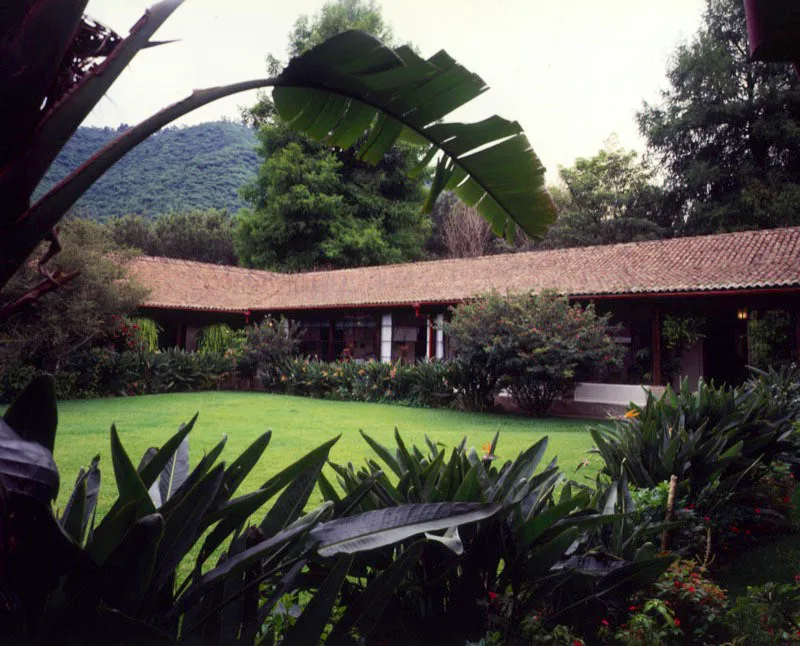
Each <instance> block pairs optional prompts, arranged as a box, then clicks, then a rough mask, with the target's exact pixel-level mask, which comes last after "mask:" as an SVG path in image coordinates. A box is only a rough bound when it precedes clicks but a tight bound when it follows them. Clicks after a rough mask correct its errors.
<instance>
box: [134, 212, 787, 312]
mask: <svg viewBox="0 0 800 646" xmlns="http://www.w3.org/2000/svg"><path fill="white" fill-rule="evenodd" d="M131 270H132V273H133V274H134V275H135V276H137V277H138V278H139V280H140V281H141V282H142V283H144V284H145V286H147V287H149V288H150V289H151V290H152V291H151V294H150V296H149V298H148V299H147V301H146V302H145V303H143V304H142V305H143V306H148V307H170V308H180V309H206V310H223V311H244V310H248V309H250V310H298V309H311V308H323V307H339V306H344V307H347V306H362V305H380V304H386V305H391V304H408V303H426V302H455V301H459V300H463V299H465V298H469V297H472V296H475V295H477V294H480V293H484V292H487V291H491V290H497V291H500V292H506V291H511V292H520V291H531V290H533V291H540V290H543V289H551V290H556V291H558V292H561V293H564V294H569V295H573V296H588V295H598V296H601V295H614V294H618V295H624V294H639V293H669V292H687V291H688V292H694V291H708V290H737V289H752V288H768V287H784V286H800V228H788V229H771V230H766V231H748V232H741V233H728V234H722V235H713V236H703V237H693V238H675V239H671V240H659V241H653V242H633V243H627V244H615V245H606V246H597V247H580V248H574V249H559V250H552V251H532V252H526V253H517V254H506V255H497V256H483V257H480V258H464V259H455V260H437V261H429V262H417V263H408V264H401V265H385V266H380V267H362V268H358V269H343V270H338V271H326V272H309V273H304V274H276V273H272V272H265V271H254V270H247V269H239V268H233V267H221V266H218V265H209V264H205V263H195V262H187V261H179V260H167V259H163V258H147V257H141V258H137V259H135V260H134V261H132V265H131Z"/></svg>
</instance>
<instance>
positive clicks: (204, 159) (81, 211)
mask: <svg viewBox="0 0 800 646" xmlns="http://www.w3.org/2000/svg"><path fill="white" fill-rule="evenodd" d="M126 129H127V126H125V125H122V126H120V127H119V128H116V129H115V128H85V127H84V128H79V129H78V131H77V132H76V133H75V135H74V136H73V137H72V139H71V140H70V141H69V142H68V143H67V145H66V146H65V147H64V150H62V151H61V154H60V155H59V156H58V158H57V159H56V161H55V163H54V164H53V166H52V167H51V168H50V170H49V172H48V174H47V175H46V176H45V178H44V180H42V183H41V185H40V186H39V191H40V193H41V192H43V191H45V190H47V189H48V188H49V187H50V186H52V185H53V184H54V183H56V182H57V181H59V180H60V179H61V178H63V177H64V176H66V175H67V174H68V173H69V172H71V171H72V170H73V169H75V168H76V167H77V166H79V165H80V164H81V163H83V162H84V161H85V160H86V159H87V158H88V157H89V156H91V155H92V154H93V153H94V152H95V151H96V150H97V149H98V148H100V147H102V146H103V145H105V144H106V143H108V142H109V141H110V140H111V139H113V138H114V137H116V136H117V135H118V134H119V133H121V132H124V131H125V130H126ZM257 143H258V142H257V140H256V136H255V133H254V132H253V131H252V130H251V129H250V128H248V127H247V126H244V125H242V124H239V123H233V122H231V121H212V122H209V123H201V124H199V125H196V126H188V127H176V126H173V127H169V128H164V129H163V130H161V131H160V132H158V133H157V134H155V135H153V136H152V137H150V138H149V139H146V140H145V141H144V142H142V143H141V144H139V145H138V146H137V147H136V148H134V149H133V150H132V151H131V152H129V153H128V154H127V155H126V156H125V157H123V158H122V159H121V160H120V161H118V162H117V163H116V165H115V166H114V167H112V168H111V170H109V171H108V172H107V173H106V174H105V175H103V176H102V177H101V178H100V179H99V180H98V181H97V182H96V183H95V185H94V186H92V188H91V189H90V190H89V191H88V192H87V193H86V195H84V196H83V197H82V198H81V199H80V200H79V201H78V202H77V203H76V204H75V207H74V208H73V213H75V214H78V215H83V216H87V217H91V218H95V219H98V220H105V219H106V218H108V217H111V216H114V215H125V214H127V213H135V214H139V215H146V216H151V217H152V216H154V215H158V214H161V213H168V212H170V211H176V210H184V209H189V208H199V209H209V208H218V209H224V208H227V209H228V211H229V212H230V213H235V212H236V211H237V210H238V209H239V208H240V207H241V206H243V202H242V201H241V199H240V198H239V194H238V189H239V187H241V186H242V184H244V183H246V182H248V181H250V180H251V179H252V178H253V177H254V176H255V174H256V172H257V171H258V165H259V158H258V156H257V155H256V153H255V146H256V144H257Z"/></svg>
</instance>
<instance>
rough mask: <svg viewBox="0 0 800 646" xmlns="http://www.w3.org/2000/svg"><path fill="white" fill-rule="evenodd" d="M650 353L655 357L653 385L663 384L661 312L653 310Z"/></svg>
mask: <svg viewBox="0 0 800 646" xmlns="http://www.w3.org/2000/svg"><path fill="white" fill-rule="evenodd" d="M651 334H652V340H651V344H650V354H651V356H652V358H653V385H654V386H661V385H662V384H661V313H660V312H659V311H658V310H657V309H656V310H653V316H652V332H651Z"/></svg>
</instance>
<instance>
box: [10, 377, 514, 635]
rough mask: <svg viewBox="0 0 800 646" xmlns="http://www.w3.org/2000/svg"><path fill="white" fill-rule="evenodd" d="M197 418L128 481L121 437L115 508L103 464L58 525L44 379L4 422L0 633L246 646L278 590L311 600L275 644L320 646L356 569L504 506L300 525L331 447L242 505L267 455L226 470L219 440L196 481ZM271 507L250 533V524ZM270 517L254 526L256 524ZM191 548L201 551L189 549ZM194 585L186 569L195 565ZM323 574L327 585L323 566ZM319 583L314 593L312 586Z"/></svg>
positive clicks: (445, 507) (331, 511) (314, 518)
mask: <svg viewBox="0 0 800 646" xmlns="http://www.w3.org/2000/svg"><path fill="white" fill-rule="evenodd" d="M196 419H197V418H196V416H195V418H193V419H192V420H191V421H190V422H189V423H188V424H186V425H183V426H182V427H181V428H180V429H179V431H178V432H177V433H176V434H175V435H174V436H172V437H171V438H170V439H168V440H167V441H166V442H165V443H164V444H163V445H162V446H161V447H159V448H151V449H149V450H148V451H147V452H146V453H145V455H144V457H143V459H142V460H141V462H140V464H139V466H138V468H137V467H134V464H133V462H132V461H131V459H130V457H129V455H128V453H127V452H126V451H125V448H124V446H123V444H122V441H121V437H120V434H119V432H118V431H117V429H116V428H115V427H114V426H112V427H111V455H112V463H113V471H114V479H115V480H116V486H117V490H118V497H117V499H116V500H115V501H114V503H113V504H112V505H111V507H110V509H109V510H108V511H107V512H106V513H105V514H104V515H103V516H102V517H98V514H97V499H98V492H99V489H100V469H99V465H98V459H97V458H95V460H93V461H92V464H91V466H90V467H89V469H88V470H86V471H85V472H84V471H81V473H80V474H79V475H78V478H77V481H76V484H75V487H74V489H73V491H72V494H71V495H70V497H69V500H68V502H67V504H66V506H65V509H64V512H63V513H62V515H61V516H60V518H56V517H55V515H54V513H53V510H52V507H51V502H52V501H53V500H54V499H55V498H56V496H57V494H58V483H59V474H58V470H57V469H56V466H55V463H54V461H53V456H52V449H53V447H54V444H55V436H56V423H57V414H56V407H55V399H54V388H53V382H52V379H51V378H48V377H39V378H37V379H36V380H34V382H33V383H32V385H31V386H30V387H29V388H28V389H27V390H26V391H25V392H24V393H23V394H22V395H21V397H20V398H19V399H18V400H17V401H16V402H15V403H14V404H13V405H12V406H11V407H10V408H9V410H8V411H7V413H6V415H5V417H4V419H3V421H2V422H0V484H1V485H2V487H0V534H2V535H1V536H0V539H2V540H0V545H2V546H3V550H2V551H0V571H2V573H3V576H2V585H3V599H4V600H5V603H4V605H3V606H2V607H0V630H2V634H3V635H4V637H6V638H8V639H11V640H12V641H15V640H16V641H18V642H19V641H22V642H25V643H28V642H32V643H53V642H55V641H58V642H59V643H69V642H71V641H74V642H76V643H78V642H80V641H81V640H84V639H88V638H92V639H97V640H100V641H101V642H103V640H104V639H105V640H109V639H112V638H113V639H115V640H116V639H122V640H123V641H124V642H125V643H173V641H174V640H176V639H178V640H180V641H182V642H186V643H222V642H227V641H229V640H234V641H236V642H237V643H241V644H252V643H255V641H256V639H258V638H261V637H265V638H266V635H265V634H263V630H262V626H263V624H264V621H265V619H266V617H267V616H268V615H269V613H270V612H271V611H272V609H273V608H274V607H275V604H276V603H277V602H278V601H279V600H280V598H281V597H282V596H283V595H284V594H286V593H287V592H291V591H293V590H305V591H312V592H313V593H314V594H313V596H312V597H311V601H310V602H309V604H308V605H307V606H306V608H305V609H304V611H303V615H302V616H301V620H300V621H299V622H298V624H297V625H296V626H295V627H294V628H293V629H292V630H291V631H289V633H288V634H287V635H286V639H285V640H284V642H283V643H284V644H309V643H314V642H316V641H318V639H319V637H320V635H321V634H322V632H323V631H324V630H325V626H326V624H327V623H328V619H329V616H330V613H331V609H332V607H333V604H334V602H335V601H336V599H337V597H338V591H339V589H340V588H341V586H342V584H343V581H344V580H345V577H346V576H347V574H348V572H349V571H350V569H351V565H352V562H353V556H354V555H356V554H359V553H361V552H364V551H369V550H379V549H381V548H386V547H387V546H389V545H392V544H394V543H398V542H403V541H407V540H409V539H410V538H412V537H414V536H417V535H420V534H424V533H425V532H431V531H438V530H442V529H446V528H448V527H453V526H456V525H460V524H462V523H470V522H475V521H480V520H485V519H486V518H488V517H490V516H492V515H493V514H494V513H496V512H497V510H498V506H497V505H492V504H475V503H470V502H456V503H438V504H411V505H404V506H402V507H395V508H393V509H382V510H375V511H371V512H368V513H360V514H352V513H351V512H352V510H353V508H354V506H356V505H357V504H358V502H359V500H360V498H361V497H363V495H365V493H366V491H364V490H362V491H359V492H358V493H356V494H354V495H352V496H349V497H346V498H345V499H343V500H342V501H340V505H338V506H336V505H333V504H331V503H326V504H324V505H323V506H321V507H319V508H317V509H315V510H313V511H310V512H309V513H306V514H304V513H303V511H304V509H305V507H306V504H307V503H308V500H309V498H310V496H311V493H312V492H313V490H314V488H315V486H316V485H317V480H318V477H319V475H320V473H321V470H322V467H323V465H324V464H325V461H326V460H327V458H328V454H329V452H330V449H331V447H332V446H333V445H334V444H335V443H336V441H337V440H338V438H334V439H333V440H330V441H328V442H326V443H325V444H323V445H321V446H320V447H318V448H317V449H315V450H314V451H312V452H311V453H309V454H308V455H306V456H304V457H302V458H300V459H299V460H297V461H296V462H294V463H293V464H291V465H290V466H288V467H287V468H285V469H283V470H282V471H280V472H279V473H277V474H276V475H274V476H272V477H271V478H269V479H268V480H267V481H266V482H265V483H264V484H263V485H262V486H261V487H259V488H258V489H256V490H255V491H252V492H249V493H244V494H238V495H237V490H238V489H239V487H240V485H241V484H242V482H243V481H244V479H245V478H246V477H247V476H248V474H250V473H251V472H252V471H253V469H254V467H255V465H256V464H257V462H258V461H259V459H260V458H261V456H262V454H263V453H264V450H265V449H266V448H267V445H268V444H269V442H270V438H271V435H272V434H271V432H270V431H267V432H266V433H264V434H263V435H261V436H260V437H259V438H257V439H256V440H255V441H254V442H253V443H252V444H251V445H250V446H249V447H248V448H247V449H246V450H245V451H244V452H243V453H242V454H241V455H240V456H239V457H237V458H236V459H235V460H234V461H233V462H232V463H231V464H230V465H229V466H226V465H225V463H223V462H219V461H218V459H219V457H220V455H221V453H222V451H223V448H224V446H225V438H224V437H223V438H222V440H221V441H220V442H219V443H218V444H217V445H216V446H215V447H214V448H213V449H212V450H211V451H210V452H209V453H208V454H206V455H204V456H203V457H202V458H201V459H200V460H199V461H198V463H197V464H196V465H195V467H194V468H193V469H190V467H189V456H188V443H187V438H188V435H189V433H190V431H191V430H192V428H193V426H194V424H195V421H196ZM270 502H271V507H270V508H269V510H268V511H267V512H266V514H263V516H262V517H261V519H260V521H259V522H258V523H257V524H254V525H249V524H248V519H250V518H251V517H253V516H254V514H256V515H261V514H259V510H260V509H261V508H262V507H264V506H265V505H266V504H267V503H270ZM262 513H263V512H262ZM196 545H199V550H195V549H194V548H195V546H196ZM195 552H196V557H194V558H193V563H192V567H191V571H190V572H189V574H188V575H186V576H185V577H181V571H180V569H179V565H180V564H181V563H182V562H185V561H186V559H187V558H188V555H189V554H190V553H195ZM330 563H333V565H332V566H330V572H329V573H328V572H327V568H328V565H329V564H330ZM320 571H326V576H324V577H323V578H322V579H319V578H318V577H317V576H316V574H318V573H319V572H320Z"/></svg>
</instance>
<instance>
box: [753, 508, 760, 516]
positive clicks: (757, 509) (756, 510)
mask: <svg viewBox="0 0 800 646" xmlns="http://www.w3.org/2000/svg"><path fill="white" fill-rule="evenodd" d="M753 511H755V512H756V513H757V514H760V513H761V510H760V509H759V508H758V507H756V508H755V509H754V510H753Z"/></svg>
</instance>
